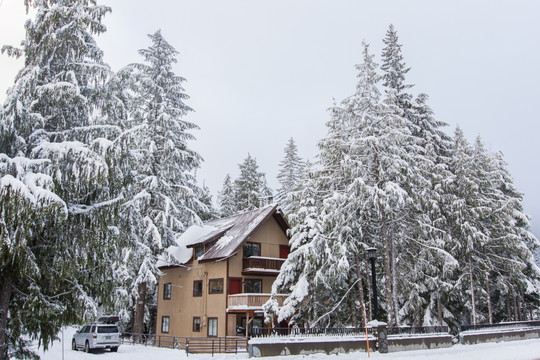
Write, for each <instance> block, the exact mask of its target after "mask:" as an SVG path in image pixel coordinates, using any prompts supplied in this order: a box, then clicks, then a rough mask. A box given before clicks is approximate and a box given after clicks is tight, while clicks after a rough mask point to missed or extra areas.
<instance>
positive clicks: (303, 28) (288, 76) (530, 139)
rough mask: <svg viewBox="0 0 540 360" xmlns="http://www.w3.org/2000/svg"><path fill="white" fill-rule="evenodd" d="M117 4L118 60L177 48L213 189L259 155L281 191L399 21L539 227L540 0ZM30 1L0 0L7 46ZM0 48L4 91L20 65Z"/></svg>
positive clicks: (423, 74) (442, 113) (407, 49)
mask: <svg viewBox="0 0 540 360" xmlns="http://www.w3.org/2000/svg"><path fill="white" fill-rule="evenodd" d="M99 3H100V4H107V5H109V6H111V7H112V9H113V12H112V13H110V14H108V15H107V17H106V19H105V24H106V25H107V27H108V32H107V33H106V34H104V35H102V36H101V37H100V38H99V39H98V42H99V44H100V46H101V47H102V49H103V50H104V52H105V61H106V62H107V63H109V64H110V65H111V67H112V68H113V69H114V70H118V69H119V68H121V67H122V66H124V65H126V64H128V63H131V62H138V61H140V60H141V58H140V57H139V55H138V54H137V50H138V49H141V48H145V47H147V46H148V45H149V40H148V38H147V36H146V35H147V34H149V33H153V32H154V31H156V30H157V29H161V30H162V34H163V35H164V37H165V38H166V39H167V40H168V41H169V42H170V43H171V44H172V45H173V46H174V47H175V48H176V49H177V50H178V51H179V52H180V56H179V58H178V59H179V62H178V64H177V66H176V68H175V70H176V73H177V74H178V75H181V76H184V77H185V78H187V80H188V81H187V82H186V83H185V89H186V92H187V93H188V95H190V96H191V99H190V100H189V101H188V105H190V106H191V107H192V108H194V109H195V112H194V113H192V114H190V115H189V120H191V121H192V122H194V123H196V124H197V125H199V126H200V128H201V130H200V131H197V132H196V133H195V134H194V135H195V136H196V137H197V141H196V142H194V143H193V145H192V147H193V148H194V149H195V150H197V151H198V152H199V153H200V154H201V155H202V156H203V157H204V159H205V162H204V164H203V166H202V168H201V170H200V171H199V174H198V175H199V178H200V179H205V181H206V184H207V185H208V186H209V187H210V189H211V190H212V192H213V193H214V194H215V193H217V191H218V190H220V189H221V185H222V182H223V179H224V178H225V175H226V174H227V173H230V174H231V175H232V176H233V178H235V177H236V176H237V175H238V164H239V163H241V162H242V161H243V160H244V159H245V158H246V156H247V154H248V153H250V154H251V155H252V156H254V157H255V158H256V159H257V162H258V164H259V166H260V170H261V171H263V172H265V173H266V177H267V180H268V182H269V184H270V186H272V187H273V188H276V187H277V181H276V175H277V171H278V164H279V162H280V161H281V159H282V158H283V149H284V147H285V145H286V143H287V140H288V139H289V138H290V137H293V138H294V139H295V141H296V143H297V145H298V147H299V152H300V155H301V156H302V157H304V158H309V159H311V160H314V157H315V155H316V153H317V146H316V144H317V141H318V140H319V139H321V138H322V137H323V136H324V135H325V133H326V129H325V125H324V124H325V122H326V121H327V120H328V112H327V109H328V108H329V107H330V106H331V105H332V101H333V99H334V98H335V99H336V100H337V101H341V100H342V99H343V98H344V97H346V96H348V95H350V94H351V93H352V92H353V90H354V86H355V84H356V72H355V69H354V65H355V64H357V63H359V62H361V50H362V49H361V42H362V40H363V39H365V40H366V41H367V42H368V43H370V44H371V50H372V52H374V53H375V54H376V55H377V57H378V61H379V60H380V52H381V49H382V47H383V43H382V39H383V37H384V35H385V33H386V30H387V28H388V25H389V24H390V23H392V24H394V26H395V28H396V29H397V31H398V35H399V37H400V42H401V43H402V44H403V53H404V56H405V61H406V63H407V65H408V66H410V67H411V68H412V69H411V71H410V72H409V74H408V77H407V81H408V82H409V83H411V84H415V87H414V88H413V91H414V92H415V93H418V92H425V93H427V94H428V95H429V96H430V99H431V100H430V105H431V107H432V108H433V110H434V111H435V114H436V116H437V117H438V118H439V119H441V120H443V121H446V122H447V123H449V124H450V126H449V128H448V129H447V130H448V133H450V134H452V133H453V131H454V128H455V126H456V125H457V124H459V126H460V127H462V128H463V130H464V131H465V134H466V135H467V137H468V138H469V140H470V141H474V138H475V137H476V136H477V135H481V136H482V138H483V139H484V141H485V143H486V144H487V146H488V148H489V149H490V150H491V151H497V150H500V151H502V152H503V153H504V155H505V159H506V161H507V162H508V163H509V169H510V171H511V173H512V174H513V176H514V179H515V183H516V185H517V187H518V189H519V190H520V191H521V192H523V193H524V194H525V210H526V212H527V213H528V214H529V215H531V216H532V217H533V219H532V222H533V232H534V233H535V234H536V235H537V237H538V236H540V189H539V186H538V185H539V184H540V166H539V159H540V147H539V139H538V138H539V133H540V132H539V129H540V121H539V120H540V119H539V115H538V114H539V112H538V104H539V100H540V86H539V85H540V84H539V81H540V1H532V0H531V1H520V0H509V1H496V0H489V1H470V0H465V1H455V0H453V1H431V0H426V1H420V0H417V1H412V0H411V1H404V0H396V1H358V0H349V1H346V0H327V1H317V0H311V1H308V0H271V1H268V0H264V1H263V0H260V1H253V0H236V1H230V0H229V1H223V0H190V1H187V0H169V1H166V0H154V1H141V0H129V1H128V0H108V1H105V0H102V1H99ZM27 17H28V16H27V15H26V14H25V10H24V6H23V0H0V45H3V44H11V45H18V44H19V43H20V40H22V39H23V37H24V28H23V24H24V21H25V19H26V18H27ZM21 64H22V63H21V62H20V61H19V62H17V61H14V60H13V59H10V58H8V57H7V56H6V55H2V56H0V69H1V71H0V101H2V102H3V100H4V99H5V91H6V90H7V88H8V87H10V86H11V84H12V82H13V78H14V76H15V74H16V72H17V71H18V69H19V68H20V67H21Z"/></svg>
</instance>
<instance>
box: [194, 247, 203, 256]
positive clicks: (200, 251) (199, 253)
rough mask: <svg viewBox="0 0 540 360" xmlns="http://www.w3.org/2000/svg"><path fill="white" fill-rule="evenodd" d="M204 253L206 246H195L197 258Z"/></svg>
mask: <svg viewBox="0 0 540 360" xmlns="http://www.w3.org/2000/svg"><path fill="white" fill-rule="evenodd" d="M203 254H204V248H203V246H202V245H199V246H195V259H198V258H199V257H200V256H202V255H203Z"/></svg>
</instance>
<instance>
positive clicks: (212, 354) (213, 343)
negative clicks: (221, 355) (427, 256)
mask: <svg viewBox="0 0 540 360" xmlns="http://www.w3.org/2000/svg"><path fill="white" fill-rule="evenodd" d="M212 357H214V340H213V339H212Z"/></svg>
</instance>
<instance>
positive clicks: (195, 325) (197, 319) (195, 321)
mask: <svg viewBox="0 0 540 360" xmlns="http://www.w3.org/2000/svg"><path fill="white" fill-rule="evenodd" d="M193 331H201V318H200V317H194V318H193Z"/></svg>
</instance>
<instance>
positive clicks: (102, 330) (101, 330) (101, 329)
mask: <svg viewBox="0 0 540 360" xmlns="http://www.w3.org/2000/svg"><path fill="white" fill-rule="evenodd" d="M97 332H98V334H109V333H117V332H118V328H117V327H116V326H98V330H97Z"/></svg>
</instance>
